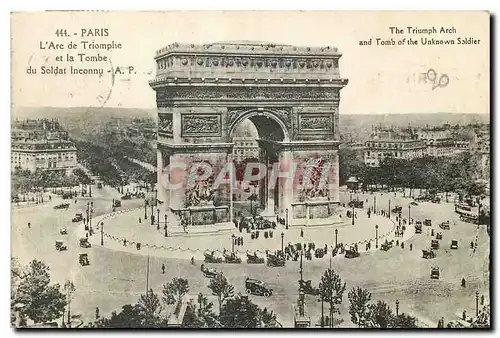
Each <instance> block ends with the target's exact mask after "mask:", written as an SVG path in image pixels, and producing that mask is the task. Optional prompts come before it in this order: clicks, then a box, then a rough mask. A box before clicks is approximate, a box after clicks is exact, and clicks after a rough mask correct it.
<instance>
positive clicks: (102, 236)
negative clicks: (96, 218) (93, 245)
mask: <svg viewBox="0 0 500 338" xmlns="http://www.w3.org/2000/svg"><path fill="white" fill-rule="evenodd" d="M102 245H104V222H101V246H102Z"/></svg>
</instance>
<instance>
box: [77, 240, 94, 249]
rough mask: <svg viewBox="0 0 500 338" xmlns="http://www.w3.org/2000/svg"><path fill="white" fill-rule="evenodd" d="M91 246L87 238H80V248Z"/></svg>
mask: <svg viewBox="0 0 500 338" xmlns="http://www.w3.org/2000/svg"><path fill="white" fill-rule="evenodd" d="M91 246H92V245H91V244H90V243H89V239H88V238H87V237H82V238H80V247H81V248H85V249H87V248H90V247H91Z"/></svg>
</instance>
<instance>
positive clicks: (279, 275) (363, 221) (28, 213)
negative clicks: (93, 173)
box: [12, 187, 490, 327]
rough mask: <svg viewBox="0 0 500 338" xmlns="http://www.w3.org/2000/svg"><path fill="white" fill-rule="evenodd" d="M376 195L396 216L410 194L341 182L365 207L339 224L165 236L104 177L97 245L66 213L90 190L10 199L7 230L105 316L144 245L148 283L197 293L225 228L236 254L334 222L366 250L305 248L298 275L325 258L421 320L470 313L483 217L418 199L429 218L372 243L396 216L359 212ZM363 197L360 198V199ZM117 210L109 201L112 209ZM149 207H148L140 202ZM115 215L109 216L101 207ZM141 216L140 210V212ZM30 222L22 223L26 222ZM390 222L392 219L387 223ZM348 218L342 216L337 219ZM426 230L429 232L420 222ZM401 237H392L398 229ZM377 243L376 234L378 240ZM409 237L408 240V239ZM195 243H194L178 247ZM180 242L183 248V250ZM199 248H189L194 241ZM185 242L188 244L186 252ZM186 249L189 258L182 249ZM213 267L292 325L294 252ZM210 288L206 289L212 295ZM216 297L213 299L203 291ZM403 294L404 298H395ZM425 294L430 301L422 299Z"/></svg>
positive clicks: (481, 258) (484, 272)
mask: <svg viewBox="0 0 500 338" xmlns="http://www.w3.org/2000/svg"><path fill="white" fill-rule="evenodd" d="M374 196H376V203H377V210H379V209H380V210H381V209H382V208H384V209H387V208H388V203H389V199H390V200H391V208H392V207H393V206H396V205H400V206H402V207H403V212H402V217H403V218H407V212H408V210H407V209H408V204H409V202H410V201H411V200H410V199H408V198H406V197H403V196H402V194H399V193H398V194H397V195H396V197H394V194H388V193H384V194H380V193H379V194H377V195H372V194H365V195H363V194H359V195H356V194H354V195H352V196H350V194H348V193H347V192H344V193H342V194H341V199H342V201H341V202H342V203H347V202H348V201H349V199H350V198H353V199H354V198H359V199H360V200H364V201H365V206H364V207H365V209H364V210H361V209H358V210H357V219H355V225H354V226H353V225H351V224H350V222H349V224H344V225H341V226H337V227H334V226H324V227H311V228H303V229H304V237H303V238H301V237H300V227H290V228H289V229H288V230H286V229H283V228H282V227H278V228H277V229H276V230H275V231H274V236H273V238H272V239H265V238H263V237H260V238H259V239H257V240H251V239H250V238H248V236H249V234H246V233H241V234H240V233H239V231H237V229H236V228H235V229H234V230H232V231H229V232H224V233H221V234H205V235H202V236H176V237H168V238H165V237H164V233H163V231H162V229H160V231H158V230H157V229H156V225H151V224H150V223H144V221H143V222H142V223H141V224H139V223H138V216H137V215H136V213H140V212H143V208H142V205H143V203H144V202H143V200H140V199H137V200H129V201H122V202H123V205H122V207H121V208H119V210H123V211H126V210H132V211H129V212H122V213H119V214H116V215H115V214H113V211H112V207H111V201H112V199H113V198H118V197H119V194H118V193H117V192H116V190H114V189H110V188H108V187H105V189H102V190H97V189H96V190H95V194H94V197H93V198H92V201H93V202H94V217H93V223H92V224H93V225H94V226H95V224H96V223H97V222H98V220H99V219H101V218H102V217H106V216H108V217H107V218H106V220H103V222H104V223H105V225H104V230H105V231H104V232H105V233H106V234H108V236H105V237H104V245H103V246H101V245H100V229H97V230H96V232H95V233H94V235H93V236H91V237H90V241H91V243H92V247H91V248H88V249H83V248H80V247H79V243H78V240H79V238H80V237H82V236H84V226H83V224H82V223H72V222H71V218H72V217H73V215H74V214H75V213H83V212H84V211H85V208H86V204H87V203H88V202H89V201H90V200H89V199H80V198H79V199H78V201H77V203H76V204H75V203H74V201H73V202H72V204H71V205H70V207H69V209H68V210H55V209H53V206H54V205H57V204H59V203H62V200H60V199H57V198H56V197H54V198H53V199H52V201H51V202H50V203H44V204H43V205H37V206H32V207H22V208H13V215H12V217H13V224H14V225H15V227H14V228H13V230H12V232H13V235H12V241H13V248H15V250H14V252H13V256H16V257H19V258H20V260H21V262H22V263H27V262H29V261H30V260H32V259H40V260H43V261H45V262H46V263H47V264H48V265H49V266H50V268H51V277H52V280H53V281H54V282H59V283H64V281H65V280H66V279H71V280H73V281H74V283H75V286H76V289H77V291H76V293H75V299H74V301H73V302H72V311H73V312H74V313H75V314H80V315H81V316H82V320H84V321H85V322H86V321H90V320H92V318H93V315H94V311H95V308H96V307H99V308H100V312H101V314H102V315H104V316H109V314H110V313H111V311H113V310H118V309H120V308H121V306H122V305H124V304H126V303H135V302H136V301H137V299H138V297H139V295H140V294H142V293H144V292H145V289H146V271H147V261H148V257H146V256H147V255H149V256H150V257H149V261H150V269H149V271H150V272H149V287H151V288H153V290H154V291H155V292H158V293H161V289H162V285H163V284H164V283H166V282H167V281H169V280H171V279H172V278H173V277H184V278H187V279H188V281H189V285H190V294H193V295H196V294H197V293H199V292H203V293H204V294H206V295H210V292H209V290H208V288H207V281H206V280H205V278H204V277H203V276H202V274H201V272H200V267H199V266H200V264H201V258H202V252H203V251H204V250H205V249H209V248H208V247H207V246H208V245H209V246H210V249H212V250H215V249H219V250H222V249H226V250H228V251H229V250H231V235H232V234H233V233H234V234H235V235H237V236H243V237H244V245H243V246H240V247H235V249H236V250H237V251H239V252H240V253H241V255H242V258H244V254H243V252H244V251H247V250H248V251H254V250H265V249H266V248H267V249H269V250H277V249H280V248H281V237H280V236H281V232H283V233H284V244H285V245H287V244H288V243H289V242H290V243H296V242H299V241H300V242H303V243H308V242H315V243H316V245H324V244H328V245H331V244H333V243H334V241H335V235H334V230H335V229H338V239H337V240H338V242H339V243H340V242H342V243H344V244H350V243H354V242H358V241H365V240H370V239H371V240H372V250H371V251H369V252H365V246H364V245H360V246H359V248H360V251H361V256H360V257H359V258H355V259H346V258H344V257H343V256H341V255H337V256H336V257H334V258H332V259H331V260H330V257H329V256H326V257H324V258H321V259H317V258H313V259H312V260H311V261H306V260H304V266H303V273H304V279H311V280H312V281H313V285H317V284H318V282H319V279H320V276H321V275H322V273H323V272H324V270H325V269H326V268H328V267H329V266H330V264H331V266H332V267H333V268H334V269H335V271H336V272H338V273H339V274H340V276H341V277H342V279H343V280H345V282H346V283H347V289H348V290H350V289H351V288H352V287H357V286H359V287H362V288H366V289H368V290H369V291H370V292H371V293H372V299H374V300H383V301H385V302H387V303H388V304H394V302H395V300H396V299H399V300H400V311H402V312H405V313H409V314H411V315H413V316H415V317H417V318H418V319H419V322H420V325H422V326H430V327H433V326H435V325H436V323H437V321H438V320H439V319H440V318H441V317H443V316H444V317H445V319H446V320H455V319H457V313H461V311H463V310H466V311H467V312H468V313H469V314H472V313H473V311H474V306H475V303H474V293H475V292H476V290H477V291H479V292H480V293H481V294H484V295H485V296H486V298H487V299H488V298H489V297H488V290H489V273H488V255H489V243H490V242H489V236H488V234H487V232H486V229H485V228H484V227H480V228H478V227H477V225H474V224H470V223H465V222H461V221H460V220H459V218H458V215H456V214H455V213H454V207H453V203H441V204H432V203H421V204H419V205H418V206H412V207H411V210H410V212H411V218H414V219H415V220H419V219H422V220H423V219H425V218H429V219H432V221H433V225H432V227H424V231H423V233H422V234H415V233H414V231H413V229H412V228H410V229H409V231H406V232H405V236H404V237H403V241H404V242H405V247H404V248H401V247H393V248H391V249H390V250H389V251H382V250H380V249H379V250H376V249H374V243H373V239H374V237H375V230H374V224H378V225H379V235H380V236H382V235H385V234H387V239H388V240H391V239H393V238H394V233H393V228H394V226H395V222H396V221H395V216H396V215H394V214H393V216H392V217H391V220H389V219H388V218H387V217H382V216H380V215H376V216H375V215H372V217H371V218H370V219H368V218H367V215H366V210H367V208H368V207H371V206H372V204H373V199H374V198H373V197H374ZM366 200H368V202H366ZM117 211H118V210H117ZM148 213H149V210H148ZM109 215H114V217H109ZM446 220H450V221H451V223H452V226H451V228H450V230H440V229H439V228H438V224H439V222H442V221H446ZM148 221H149V220H148ZM27 222H31V228H28V227H27ZM393 222H394V223H393ZM346 223H347V222H346ZM60 227H67V228H68V235H60V234H59V228H60ZM430 228H433V229H434V231H441V232H443V240H442V241H441V248H440V249H439V250H438V251H437V257H436V258H434V259H432V260H425V259H423V258H422V252H421V250H422V249H425V248H427V247H428V246H429V243H430V240H431V237H432V236H431V235H430ZM427 230H429V232H428V231H427ZM124 235H125V236H126V237H127V240H128V241H135V242H137V241H143V242H144V243H145V244H149V246H153V245H157V246H164V247H166V246H170V247H172V248H173V249H170V250H167V249H161V248H154V247H143V248H141V250H137V249H136V247H134V246H132V245H127V246H126V247H124V246H123V243H120V241H119V240H113V239H112V238H111V237H109V236H114V237H117V238H123V237H124ZM476 238H477V242H478V247H477V249H476V250H472V249H470V246H469V243H470V242H471V241H472V240H475V239H476ZM57 239H64V240H65V241H66V242H67V243H68V251H66V252H58V251H56V250H55V248H54V242H55V240H57ZM452 239H455V240H458V241H459V248H458V250H450V249H449V244H450V241H451V240H452ZM399 240H401V238H399ZM380 244H381V243H379V245H380ZM410 244H412V246H413V250H412V251H410V249H409V246H410ZM188 248H189V249H190V248H195V251H194V252H191V251H186V250H185V249H188ZM182 249H184V251H183V250H182ZM196 250H198V251H196ZM83 252H85V253H88V254H89V259H90V263H91V264H90V265H89V266H86V267H82V266H80V265H79V264H78V255H79V254H80V253H83ZM187 252H189V253H187ZM193 256H194V257H195V260H196V262H195V265H191V264H190V262H189V259H190V258H191V257H193ZM162 264H165V266H166V273H165V274H162V272H161V269H160V267H161V265H162ZM211 266H212V267H213V268H215V269H217V270H220V271H223V272H224V274H225V275H226V276H227V278H228V280H229V282H230V283H231V284H232V285H234V287H235V291H236V293H237V292H244V280H245V278H246V277H252V278H257V279H261V280H263V281H265V282H267V283H269V284H270V285H271V287H272V288H274V290H275V293H274V294H273V296H272V297H270V298H268V299H266V298H264V297H258V296H251V297H252V300H253V301H255V302H256V303H257V304H259V305H260V306H266V307H268V308H270V309H272V310H273V311H275V312H276V313H277V315H278V320H279V321H280V322H281V323H282V324H283V325H284V326H286V327H289V326H292V325H293V309H292V304H293V303H294V302H296V300H297V296H298V282H297V280H298V279H299V273H298V272H299V262H297V261H287V263H286V266H285V267H280V268H276V267H267V266H264V265H252V264H247V263H246V262H245V259H244V260H243V263H242V264H211ZM432 266H439V267H440V269H441V278H440V279H439V280H431V279H430V278H429V274H430V268H431V267H432ZM462 278H465V279H466V281H467V287H466V288H462V287H461V286H460V281H461V279H462ZM211 297H212V296H209V298H211ZM211 300H213V301H215V299H211ZM403 300H404V301H403ZM306 303H307V308H308V312H309V315H310V316H311V318H319V317H320V311H321V306H320V304H319V303H318V302H317V297H313V296H309V295H308V296H306ZM430 304H432V305H430ZM348 307H349V301H348V299H347V293H346V294H345V297H344V300H343V303H342V305H341V308H340V311H341V315H339V317H340V318H342V319H343V320H344V322H343V324H341V326H343V327H344V326H351V325H352V324H351V322H350V319H349V313H348Z"/></svg>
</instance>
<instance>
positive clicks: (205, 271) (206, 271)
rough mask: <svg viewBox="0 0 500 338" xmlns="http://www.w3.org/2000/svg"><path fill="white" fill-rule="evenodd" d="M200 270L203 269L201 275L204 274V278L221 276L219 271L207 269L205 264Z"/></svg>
mask: <svg viewBox="0 0 500 338" xmlns="http://www.w3.org/2000/svg"><path fill="white" fill-rule="evenodd" d="M200 269H201V273H203V276H205V277H207V278H215V277H217V275H219V273H218V272H217V270H215V269H212V268H206V267H205V264H202V265H201V267H200Z"/></svg>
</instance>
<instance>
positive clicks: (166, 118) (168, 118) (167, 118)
mask: <svg viewBox="0 0 500 338" xmlns="http://www.w3.org/2000/svg"><path fill="white" fill-rule="evenodd" d="M172 125H173V121H172V115H171V114H158V132H159V133H164V134H168V135H172V132H173V128H172Z"/></svg>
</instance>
